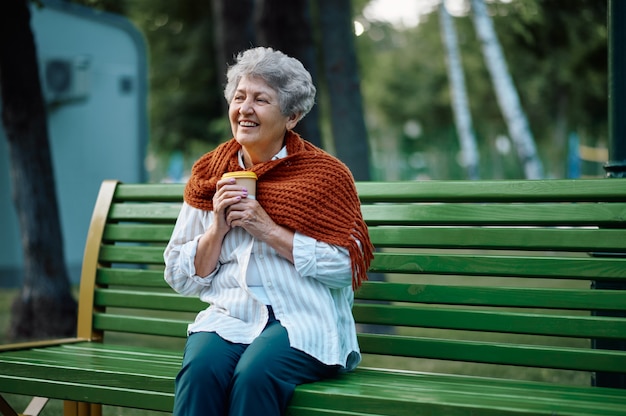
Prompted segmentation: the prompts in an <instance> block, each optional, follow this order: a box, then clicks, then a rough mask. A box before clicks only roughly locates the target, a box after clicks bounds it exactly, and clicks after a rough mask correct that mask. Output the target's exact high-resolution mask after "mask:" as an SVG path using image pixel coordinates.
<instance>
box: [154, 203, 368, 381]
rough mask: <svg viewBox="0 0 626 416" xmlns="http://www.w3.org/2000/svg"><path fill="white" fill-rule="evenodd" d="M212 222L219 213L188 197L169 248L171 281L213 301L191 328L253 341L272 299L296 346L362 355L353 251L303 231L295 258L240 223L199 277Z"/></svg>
mask: <svg viewBox="0 0 626 416" xmlns="http://www.w3.org/2000/svg"><path fill="white" fill-rule="evenodd" d="M212 221H213V212H212V211H204V210H200V209H197V208H194V207H191V206H190V205H188V204H186V203H184V204H183V206H182V209H181V212H180V214H179V217H178V220H177V222H176V226H175V228H174V232H173V233H172V237H171V239H170V242H169V244H168V246H167V248H166V250H165V253H164V258H165V264H166V267H165V280H166V281H167V282H168V284H169V285H170V286H171V287H172V288H173V289H174V290H175V291H177V292H179V293H181V294H183V295H188V296H199V297H200V299H201V300H202V301H204V302H207V303H208V304H209V305H210V306H209V307H208V308H207V309H205V310H204V311H202V312H200V313H199V314H198V315H197V317H196V319H195V321H194V322H193V323H191V324H190V325H189V327H188V333H193V332H203V331H206V332H216V333H218V334H219V335H220V336H222V337H223V338H225V339H227V340H229V341H231V342H235V343H244V344H249V343H251V342H252V341H253V340H254V339H255V338H256V337H257V336H258V335H259V334H260V333H261V331H262V330H263V328H264V327H265V324H266V323H267V320H268V310H267V307H266V306H265V305H266V303H268V301H269V303H270V304H271V305H272V308H273V310H274V314H275V315H276V318H277V319H278V320H279V321H280V322H281V324H282V325H283V326H284V327H285V328H286V329H287V333H288V334H289V341H290V343H291V346H292V347H293V348H296V349H298V350H301V351H304V352H306V353H307V354H309V355H311V356H313V357H315V358H316V359H318V360H319V361H321V362H323V363H325V364H328V365H340V366H342V367H343V368H345V369H346V370H351V369H353V368H355V367H356V366H357V364H358V363H359V361H360V360H361V355H360V352H359V347H358V343H357V338H356V329H355V323H354V319H353V317H352V311H351V309H352V302H353V299H354V294H353V291H352V272H351V265H350V256H349V254H348V252H347V250H345V249H344V248H341V247H337V246H333V245H329V244H326V243H322V242H320V241H316V240H315V239H313V238H310V237H308V236H305V235H303V234H301V233H298V232H296V233H295V237H294V242H293V256H294V263H293V264H292V263H291V262H290V261H288V260H286V259H285V258H283V257H281V256H280V255H278V254H277V252H276V251H275V250H274V249H273V248H272V247H270V246H269V245H268V244H266V243H264V242H262V241H259V240H256V239H255V238H254V237H252V235H250V234H249V233H248V232H247V231H245V230H244V229H243V228H239V227H236V228H233V229H232V230H230V231H229V233H228V234H227V235H226V237H225V238H224V241H223V244H222V249H221V253H220V257H219V262H218V267H217V268H216V270H214V271H213V272H212V273H211V274H210V275H208V276H205V277H200V276H198V275H196V271H195V266H194V257H195V254H196V249H197V247H198V239H199V238H200V236H201V235H202V234H203V233H204V232H205V230H206V229H207V228H208V227H209V225H210V224H211V222H212ZM250 273H252V274H253V275H254V276H250ZM259 278H260V281H261V282H262V289H264V290H261V292H260V293H261V294H263V295H264V296H257V295H255V293H259V291H258V290H253V289H254V288H253V289H250V287H249V285H248V283H249V282H251V281H254V282H258V281H259ZM256 289H259V288H258V287H257V288H256Z"/></svg>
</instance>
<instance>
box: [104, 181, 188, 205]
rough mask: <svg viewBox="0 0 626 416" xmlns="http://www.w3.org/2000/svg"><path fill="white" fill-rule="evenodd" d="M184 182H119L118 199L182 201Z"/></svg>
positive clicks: (116, 191)
mask: <svg viewBox="0 0 626 416" xmlns="http://www.w3.org/2000/svg"><path fill="white" fill-rule="evenodd" d="M184 189H185V185H184V184H150V185H148V186H146V184H124V183H122V184H119V185H118V187H117V189H116V190H115V200H116V201H135V202H137V201H147V202H153V201H156V202H182V200H183V190H184Z"/></svg>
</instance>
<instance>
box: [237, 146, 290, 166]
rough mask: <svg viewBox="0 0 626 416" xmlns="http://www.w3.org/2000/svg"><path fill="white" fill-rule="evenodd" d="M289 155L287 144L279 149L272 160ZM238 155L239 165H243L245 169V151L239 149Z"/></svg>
mask: <svg viewBox="0 0 626 416" xmlns="http://www.w3.org/2000/svg"><path fill="white" fill-rule="evenodd" d="M286 156H287V146H283V148H282V149H280V150H279V151H278V153H276V154H275V155H274V156H273V157H272V160H278V159H282V158H284V157H286ZM238 157H239V166H241V167H242V168H243V169H245V168H246V165H245V164H244V163H243V151H242V150H241V149H239V152H238Z"/></svg>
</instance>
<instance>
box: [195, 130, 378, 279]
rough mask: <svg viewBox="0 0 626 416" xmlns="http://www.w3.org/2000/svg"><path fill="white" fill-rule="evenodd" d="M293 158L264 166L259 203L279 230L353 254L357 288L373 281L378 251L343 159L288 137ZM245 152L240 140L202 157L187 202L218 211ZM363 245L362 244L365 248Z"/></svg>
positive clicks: (258, 169) (257, 168) (259, 166)
mask: <svg viewBox="0 0 626 416" xmlns="http://www.w3.org/2000/svg"><path fill="white" fill-rule="evenodd" d="M285 138H286V146H287V156H286V157H284V158H282V159H278V160H273V161H269V162H264V163H259V164H257V165H255V166H254V167H253V168H252V169H251V170H252V171H253V172H255V173H256V174H257V177H258V178H259V179H258V182H257V193H256V199H257V201H259V203H260V204H261V206H262V207H263V208H264V209H265V211H266V212H267V213H268V214H269V216H270V217H271V218H272V219H273V220H274V222H276V223H277V224H279V225H283V226H285V227H288V228H290V229H292V230H295V231H299V232H301V233H302V234H305V235H307V236H309V237H312V238H314V239H316V240H319V241H323V242H326V243H328V244H333V245H337V246H341V247H345V248H346V249H348V252H349V253H350V259H351V261H352V287H353V289H356V288H358V287H359V286H360V285H361V282H362V281H364V280H367V269H368V268H369V265H370V261H371V259H372V258H373V254H372V253H373V249H374V248H373V246H372V243H371V241H370V239H369V234H368V231H367V226H366V224H365V222H364V221H363V217H362V215H361V209H360V202H359V198H358V196H357V192H356V187H355V185H354V179H353V177H352V174H351V173H350V171H349V169H348V168H347V167H346V166H345V165H344V164H343V163H342V162H340V161H339V160H338V159H336V158H335V157H333V156H331V155H329V154H328V153H326V152H324V151H323V150H321V149H319V148H318V147H315V146H314V145H313V144H311V143H309V142H307V141H305V140H302V139H301V138H300V136H298V135H297V134H296V133H294V132H291V131H289V132H287V135H286V136H285ZM240 148H241V146H240V145H239V143H237V141H235V139H231V140H229V141H228V142H226V143H224V144H222V145H220V146H218V147H217V148H216V149H215V150H213V151H211V152H209V153H207V154H205V155H204V156H202V157H201V158H200V159H199V160H198V161H197V162H196V163H195V164H194V166H193V168H192V171H191V178H190V179H189V181H188V182H187V185H186V187H185V201H186V202H187V203H188V204H189V205H191V206H193V207H196V208H199V209H203V210H212V209H213V195H214V194H215V190H216V184H217V181H218V180H219V179H220V178H221V176H222V174H224V173H226V172H233V171H238V170H242V169H241V166H240V165H239V161H238V151H239V149H240ZM357 240H358V241H359V242H360V243H361V247H360V248H359V246H358V244H357Z"/></svg>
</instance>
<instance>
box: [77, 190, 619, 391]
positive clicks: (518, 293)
mask: <svg viewBox="0 0 626 416" xmlns="http://www.w3.org/2000/svg"><path fill="white" fill-rule="evenodd" d="M183 188H184V186H183V185H171V184H150V185H139V184H118V183H116V182H113V181H106V182H104V183H103V185H102V189H101V192H100V195H99V197H98V201H97V203H96V208H95V210H94V216H93V220H92V225H91V228H90V231H89V236H88V242H87V246H86V250H85V260H84V265H83V276H82V281H81V295H80V296H81V299H80V303H79V305H80V313H79V315H80V317H79V330H78V331H79V334H78V335H79V336H81V337H85V338H91V339H94V340H99V339H101V338H102V336H103V334H104V333H106V332H118V333H131V334H133V335H134V334H145V335H151V336H152V335H156V336H166V337H177V338H180V339H184V338H185V336H186V326H187V324H188V323H189V321H190V320H192V319H193V317H194V316H195V313H196V312H197V311H199V310H201V309H204V308H205V307H206V304H203V303H202V302H200V301H199V300H198V299H196V298H184V297H182V296H179V295H177V294H175V293H174V292H173V291H172V290H171V289H169V287H168V286H167V285H166V283H165V282H164V280H163V249H164V247H165V245H166V243H167V241H168V240H169V237H170V234H171V232H172V229H173V225H174V222H175V219H176V217H177V214H178V210H179V208H180V204H181V199H182V191H183ZM357 188H358V191H359V195H360V197H361V200H362V211H363V215H364V217H365V219H366V221H367V222H368V226H369V227H370V228H369V229H370V235H371V238H372V241H373V242H374V245H375V246H376V247H377V253H376V257H375V259H374V261H373V264H372V267H371V273H370V275H371V280H370V281H369V282H366V283H365V284H364V285H363V286H362V288H361V289H360V290H359V291H358V293H357V294H356V297H357V299H356V301H355V306H354V316H355V318H356V320H357V322H358V323H359V330H360V333H359V341H360V346H361V349H362V352H363V353H364V354H365V355H364V356H365V363H367V364H370V365H373V366H383V367H387V366H395V367H399V368H410V369H414V370H422V371H430V370H433V371H435V370H436V371H451V372H461V371H462V372H473V373H476V374H490V375H494V373H495V374H496V375H497V373H498V371H500V369H502V368H508V367H501V366H498V367H497V369H495V370H494V368H491V366H490V365H491V364H497V365H506V366H515V368H516V369H515V370H514V371H512V373H519V374H520V378H541V379H545V378H546V377H545V375H542V374H543V371H544V370H543V369H546V368H548V369H557V370H576V371H581V372H582V373H580V374H582V376H572V377H582V380H583V382H585V381H584V380H588V378H589V375H590V374H591V373H592V372H608V373H612V374H615V373H626V352H625V351H623V348H624V345H625V344H626V318H625V314H624V310H625V309H626V306H625V305H626V290H614V289H615V288H617V289H619V288H621V289H623V288H624V287H625V286H626V181H623V180H620V179H589V180H546V181H521V180H520V181H472V182H468V181H427V182H398V183H376V182H368V183H365V182H363V183H358V184H357ZM155 342H160V341H155ZM620 345H621V348H622V350H607V349H596V348H592V347H601V348H613V346H616V347H617V348H620V347H619V346H620ZM389 356H393V357H400V358H398V359H395V358H389ZM407 357H409V359H407ZM431 360H434V361H431ZM458 362H467V363H482V364H486V365H485V366H475V365H469V364H464V365H463V366H462V367H455V366H454V365H455V364H453V363H458ZM519 367H528V368H538V369H539V370H538V372H536V373H527V372H526V370H521V369H519ZM459 368H462V370H459ZM442 369H443V370H442ZM509 373H511V371H509ZM529 374H530V375H529ZM565 374H566V375H565V378H568V377H570V376H569V373H565ZM576 374H579V373H576ZM573 382H574V383H575V382H576V381H573Z"/></svg>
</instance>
